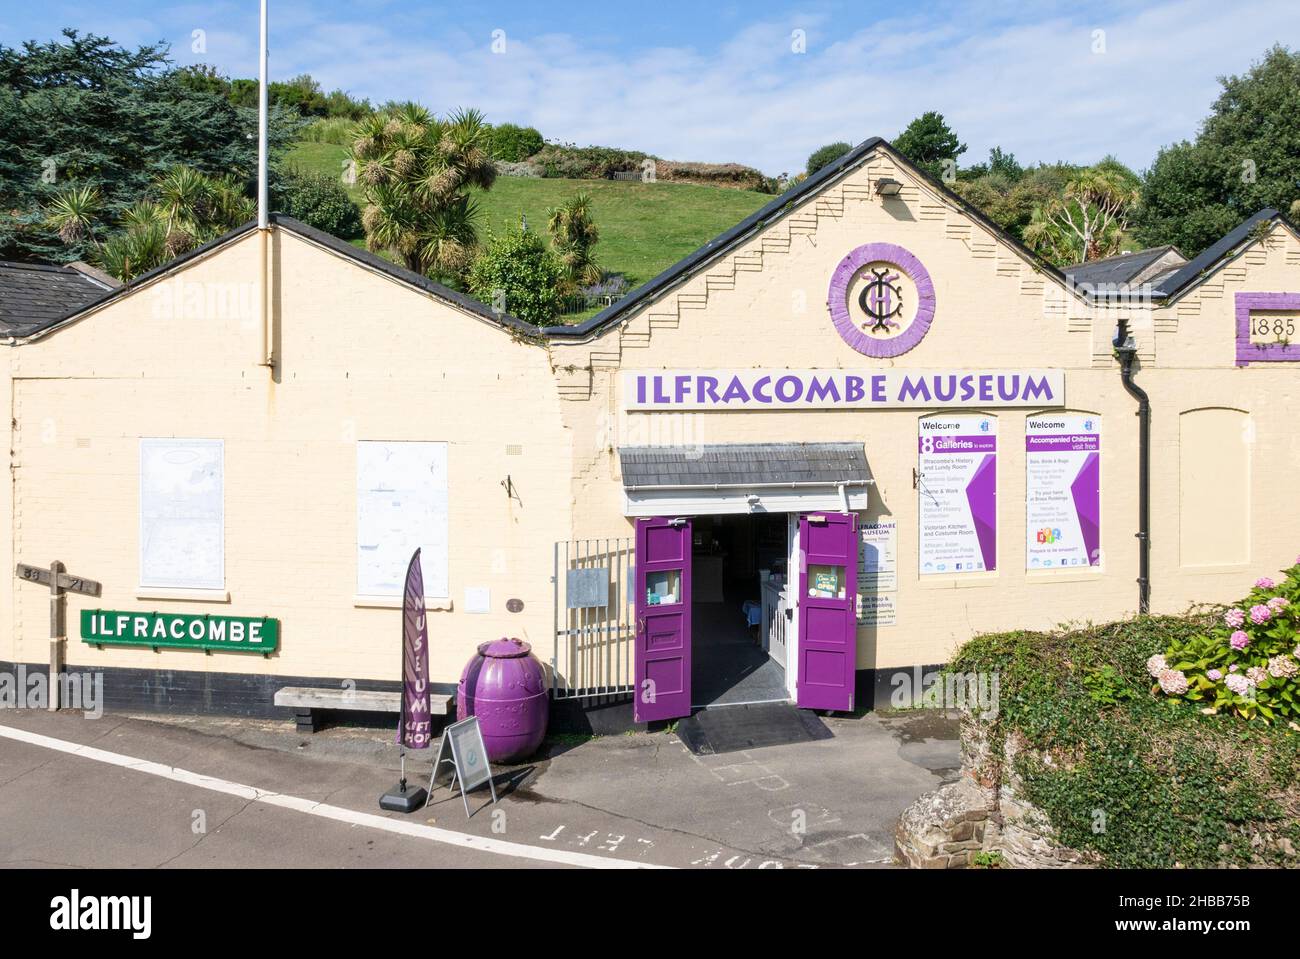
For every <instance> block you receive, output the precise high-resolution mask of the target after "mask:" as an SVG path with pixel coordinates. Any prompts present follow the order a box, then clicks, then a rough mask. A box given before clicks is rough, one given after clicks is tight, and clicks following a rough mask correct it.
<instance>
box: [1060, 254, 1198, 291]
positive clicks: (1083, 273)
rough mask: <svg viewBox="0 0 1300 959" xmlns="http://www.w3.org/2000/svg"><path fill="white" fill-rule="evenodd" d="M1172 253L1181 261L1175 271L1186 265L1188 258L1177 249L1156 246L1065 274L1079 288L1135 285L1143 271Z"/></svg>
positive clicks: (1078, 266) (1070, 269)
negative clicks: (1119, 284) (1124, 284)
mask: <svg viewBox="0 0 1300 959" xmlns="http://www.w3.org/2000/svg"><path fill="white" fill-rule="evenodd" d="M1169 253H1175V254H1177V256H1178V259H1179V260H1181V262H1180V263H1178V264H1176V265H1175V266H1174V267H1173V269H1179V268H1181V267H1182V264H1183V263H1186V262H1187V258H1186V257H1184V256H1183V255H1182V254H1181V253H1179V252H1178V248H1177V247H1175V246H1172V245H1169V246H1153V247H1151V248H1150V249H1148V250H1138V251H1137V252H1136V253H1120V254H1118V255H1117V256H1108V257H1105V258H1103V259H1100V260H1088V261H1086V262H1084V263H1076V264H1075V265H1074V266H1067V267H1066V268H1065V275H1066V276H1067V277H1069V279H1070V282H1071V283H1073V284H1075V285H1076V286H1090V287H1096V286H1099V285H1101V284H1103V283H1107V284H1109V283H1132V282H1133V281H1134V280H1136V279H1137V278H1138V277H1139V276H1140V275H1141V274H1142V273H1143V271H1145V270H1146V269H1147V268H1148V267H1151V266H1154V265H1155V264H1156V263H1157V262H1158V261H1159V260H1160V259H1162V258H1163V257H1164V256H1166V255H1167V254H1169Z"/></svg>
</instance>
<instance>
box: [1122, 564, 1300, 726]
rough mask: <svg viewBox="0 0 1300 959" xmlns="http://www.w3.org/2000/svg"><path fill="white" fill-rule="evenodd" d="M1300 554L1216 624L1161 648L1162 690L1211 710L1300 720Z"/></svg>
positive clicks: (1158, 676)
mask: <svg viewBox="0 0 1300 959" xmlns="http://www.w3.org/2000/svg"><path fill="white" fill-rule="evenodd" d="M1296 603H1300V560H1297V565H1296V566H1292V567H1291V568H1290V569H1288V570H1287V571H1286V573H1285V574H1284V577H1283V579H1282V581H1281V582H1280V583H1278V582H1274V581H1273V580H1272V579H1270V578H1269V577H1264V578H1262V579H1260V580H1258V581H1257V582H1256V583H1255V588H1254V589H1252V590H1251V591H1250V592H1249V593H1248V594H1247V595H1246V597H1245V599H1243V600H1242V601H1241V602H1239V603H1237V604H1236V605H1234V606H1233V607H1232V608H1231V609H1228V610H1227V611H1225V612H1224V614H1223V616H1222V617H1221V618H1219V619H1218V620H1217V621H1216V622H1215V625H1214V627H1213V628H1212V629H1210V630H1207V631H1206V632H1204V633H1200V634H1198V635H1196V636H1192V637H1191V638H1189V639H1186V640H1183V641H1181V642H1175V643H1172V644H1170V646H1169V647H1168V648H1167V649H1165V650H1164V652H1163V655H1159V654H1157V655H1153V656H1152V657H1151V659H1150V660H1149V661H1148V662H1147V671H1148V672H1149V673H1150V674H1151V676H1152V678H1153V679H1155V681H1156V686H1155V689H1156V690H1160V691H1163V692H1164V693H1165V694H1166V695H1168V696H1171V697H1177V698H1181V699H1184V700H1187V701H1189V702H1192V703H1197V704H1199V705H1201V706H1203V708H1204V709H1205V711H1206V712H1226V713H1232V714H1235V715H1237V716H1240V717H1242V718H1244V719H1259V720H1263V721H1264V722H1273V721H1274V720H1279V719H1281V720H1290V721H1295V720H1297V719H1300V662H1297V660H1298V659H1300V635H1298V634H1297V631H1296V614H1297V611H1298V610H1300V607H1298V606H1297V605H1295V604H1296Z"/></svg>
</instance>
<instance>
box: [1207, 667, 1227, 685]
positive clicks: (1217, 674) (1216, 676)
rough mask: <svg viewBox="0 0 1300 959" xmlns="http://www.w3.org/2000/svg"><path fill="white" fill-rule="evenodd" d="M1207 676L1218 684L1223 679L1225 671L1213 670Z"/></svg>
mask: <svg viewBox="0 0 1300 959" xmlns="http://www.w3.org/2000/svg"><path fill="white" fill-rule="evenodd" d="M1205 675H1206V676H1207V677H1209V678H1210V679H1212V680H1214V681H1215V682H1216V683H1217V682H1218V681H1219V680H1221V679H1222V678H1223V671H1222V670H1218V669H1211V670H1210V671H1209V672H1208V673H1206V674H1205Z"/></svg>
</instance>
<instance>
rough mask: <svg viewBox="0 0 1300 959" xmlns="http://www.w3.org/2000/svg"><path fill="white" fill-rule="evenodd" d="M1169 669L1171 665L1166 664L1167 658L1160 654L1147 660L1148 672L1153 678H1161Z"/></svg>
mask: <svg viewBox="0 0 1300 959" xmlns="http://www.w3.org/2000/svg"><path fill="white" fill-rule="evenodd" d="M1168 668H1169V664H1168V663H1167V662H1165V658H1164V657H1163V656H1161V655H1160V654H1159V653H1156V655H1154V656H1152V657H1151V658H1150V659H1148V660H1147V672H1148V673H1150V674H1151V675H1152V676H1153V677H1155V676H1159V675H1160V674H1161V673H1163V672H1164V671H1165V670H1166V669H1168Z"/></svg>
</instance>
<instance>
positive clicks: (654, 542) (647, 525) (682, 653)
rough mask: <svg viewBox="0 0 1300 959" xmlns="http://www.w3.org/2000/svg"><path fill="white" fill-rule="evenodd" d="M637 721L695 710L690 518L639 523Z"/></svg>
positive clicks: (634, 657) (635, 658)
mask: <svg viewBox="0 0 1300 959" xmlns="http://www.w3.org/2000/svg"><path fill="white" fill-rule="evenodd" d="M632 662H633V675H634V678H635V681H636V690H635V695H634V698H633V704H632V716H633V718H634V719H635V720H636V721H637V722H638V723H648V722H654V721H656V720H660V719H676V718H678V717H679V716H689V715H690V714H691V521H690V520H689V519H667V518H664V517H659V516H656V517H655V518H654V519H639V520H637V521H636V641H635V647H634V651H633V654H632Z"/></svg>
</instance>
